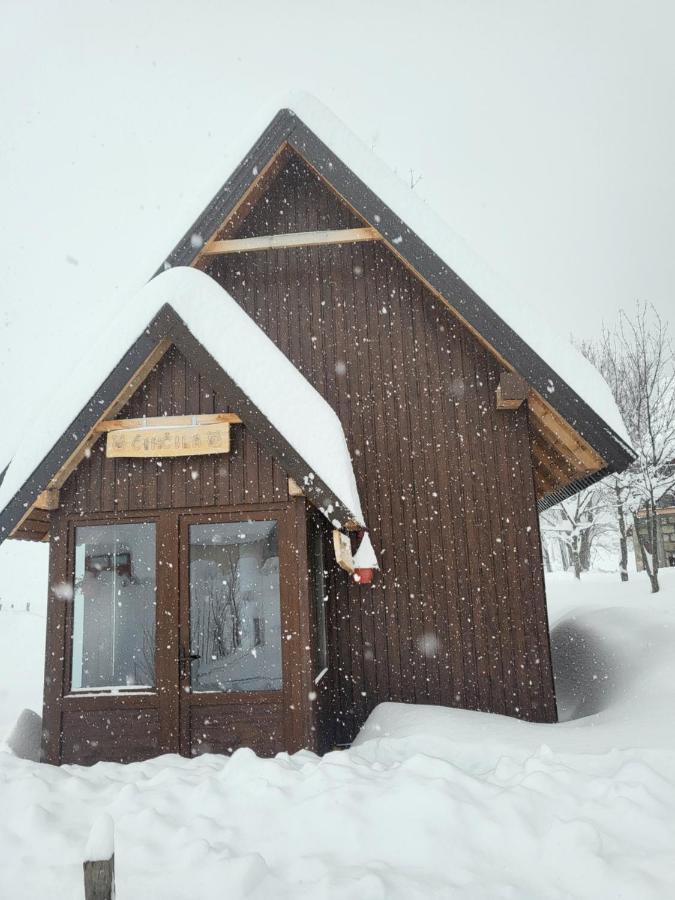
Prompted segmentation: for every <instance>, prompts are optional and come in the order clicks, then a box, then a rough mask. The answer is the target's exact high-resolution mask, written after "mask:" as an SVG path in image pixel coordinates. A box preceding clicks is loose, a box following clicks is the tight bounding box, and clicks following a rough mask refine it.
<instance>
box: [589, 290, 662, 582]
mask: <svg viewBox="0 0 675 900" xmlns="http://www.w3.org/2000/svg"><path fill="white" fill-rule="evenodd" d="M581 349H582V352H584V353H585V355H586V356H587V357H588V358H589V359H590V360H591V362H593V363H594V364H595V365H596V366H597V368H598V369H599V370H600V372H601V373H602V374H603V376H604V377H605V380H606V381H607V383H608V384H609V386H610V388H611V390H612V393H613V394H614V399H615V400H616V402H617V405H618V407H619V410H620V412H621V414H622V416H623V419H624V422H625V423H626V427H627V429H628V433H629V435H630V438H631V442H632V444H633V447H634V449H635V451H636V452H637V459H636V461H635V463H634V464H633V465H632V466H631V467H630V469H629V470H628V472H627V474H626V475H625V476H624V478H623V480H622V479H621V478H620V476H614V484H613V488H614V494H615V498H616V503H617V517H618V519H619V528H620V532H622V537H623V539H624V541H625V532H626V520H627V519H628V518H629V517H630V519H632V525H633V538H634V540H636V541H637V543H638V546H639V550H640V556H641V559H642V564H643V567H644V569H645V571H646V573H647V575H648V576H649V580H650V584H651V589H652V592H653V593H656V592H657V591H658V590H659V579H658V574H659V554H658V515H657V503H658V500H659V499H660V497H661V496H662V495H663V494H664V493H665V492H666V491H668V490H669V489H670V488H672V486H673V484H674V483H675V478H674V474H673V464H672V463H673V459H674V458H675V359H674V357H673V350H672V346H671V343H670V340H669V337H668V329H667V325H666V323H664V322H663V321H662V320H661V317H660V316H659V314H658V313H657V311H656V310H655V309H654V307H653V306H651V305H650V304H646V303H640V302H638V303H637V304H636V307H635V312H634V314H633V315H632V316H628V315H627V314H626V313H625V312H624V311H621V312H620V314H619V321H618V324H617V326H616V328H615V329H614V330H613V331H609V330H607V329H604V330H603V334H602V337H601V339H600V340H599V341H597V342H595V343H591V344H583V345H582V347H581ZM624 557H625V558H626V560H627V553H626V551H625V545H624V546H623V547H622V564H623V560H624Z"/></svg>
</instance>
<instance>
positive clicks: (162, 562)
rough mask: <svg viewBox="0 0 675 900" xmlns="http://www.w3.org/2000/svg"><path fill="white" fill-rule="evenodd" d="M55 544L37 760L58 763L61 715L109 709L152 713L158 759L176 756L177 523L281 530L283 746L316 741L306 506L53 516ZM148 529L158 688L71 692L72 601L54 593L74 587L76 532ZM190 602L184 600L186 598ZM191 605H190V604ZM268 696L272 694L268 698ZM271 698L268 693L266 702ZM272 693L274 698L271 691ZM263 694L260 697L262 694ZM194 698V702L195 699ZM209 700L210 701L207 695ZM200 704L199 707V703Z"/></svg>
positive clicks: (293, 502)
mask: <svg viewBox="0 0 675 900" xmlns="http://www.w3.org/2000/svg"><path fill="white" fill-rule="evenodd" d="M54 518H55V520H54V523H53V529H54V538H56V539H55V540H54V539H53V540H52V543H51V546H50V599H49V607H48V618H47V622H48V627H47V647H46V658H45V697H44V709H43V721H44V733H43V751H42V758H43V759H44V760H45V761H47V762H51V763H56V764H58V763H59V762H60V761H61V757H62V752H63V751H62V738H63V736H62V734H61V729H62V715H63V711H64V709H66V708H69V709H70V710H71V711H77V712H82V713H84V712H86V711H87V710H90V711H96V710H97V711H101V712H102V711H104V710H106V709H112V708H116V709H119V708H129V709H139V710H140V709H149V708H154V709H157V711H158V718H159V737H158V752H159V753H178V752H180V751H181V749H185V748H181V744H180V727H179V726H180V696H181V691H180V677H179V651H180V642H179V641H180V634H181V632H180V628H181V620H180V603H179V597H180V592H181V582H180V578H181V571H182V570H181V565H180V538H179V534H180V528H181V527H182V526H181V523H188V522H191V521H193V522H197V521H202V522H203V521H208V520H211V521H218V520H220V521H226V520H228V519H229V520H230V521H246V520H247V519H251V520H255V519H258V520H260V519H264V518H273V519H275V520H277V521H278V523H279V526H278V527H279V532H278V540H279V565H280V573H279V574H280V594H281V604H282V609H281V615H282V632H283V635H284V637H287V638H288V639H287V640H284V641H283V645H282V654H283V655H282V666H283V672H284V683H283V689H282V691H280V692H279V694H280V695H281V696H280V697H277V698H275V699H277V700H279V702H280V706H281V707H282V709H283V713H284V715H283V720H284V722H283V732H284V746H285V748H286V749H288V750H296V749H299V748H300V747H302V746H309V745H311V743H312V741H313V735H312V733H311V727H310V726H309V720H308V713H309V709H308V706H309V701H308V696H307V695H308V688H307V684H306V681H307V677H308V674H307V673H309V672H310V670H311V665H310V653H309V651H308V650H307V647H308V646H309V644H310V643H311V634H310V629H309V627H308V621H307V620H308V615H309V610H308V609H307V608H306V606H307V603H308V596H307V584H306V582H307V577H306V576H307V572H306V565H307V558H306V547H305V546H304V544H305V542H306V505H305V501H304V499H303V498H294V499H290V500H287V501H279V502H268V503H259V504H250V505H238V506H218V507H214V506H205V507H192V508H190V509H189V511H188V509H186V508H174V509H157V508H155V509H146V510H137V511H129V512H120V513H117V514H115V513H111V512H99V513H90V514H87V515H86V516H77V515H64V514H57V516H55V517H54ZM143 522H148V523H149V522H151V523H153V524H154V525H155V529H156V530H155V537H156V592H157V607H156V632H155V634H156V639H155V661H156V679H155V681H156V684H155V688H154V690H152V691H148V690H147V689H146V690H140V689H139V690H138V691H134V690H129V691H125V692H124V693H121V694H118V693H114V692H111V691H105V690H101V691H97V690H92V691H91V692H87V693H85V692H82V693H79V692H76V693H72V692H71V690H70V685H71V669H72V651H73V646H72V641H73V613H74V610H73V602H72V601H70V602H64V601H63V592H62V590H59V589H58V588H59V587H60V586H62V585H63V584H68V585H72V584H73V581H74V574H75V573H74V540H75V529H76V528H78V527H86V526H95V525H115V524H123V523H128V524H131V523H143ZM186 597H188V593H186ZM187 602H188V603H189V599H188V600H187ZM270 693H271V692H270ZM270 693H265V694H264V697H265V698H266V699H268V701H269V697H270ZM274 693H275V694H276V693H277V692H274ZM260 694H261V695H262V692H260ZM196 696H199V695H196ZM205 696H209V697H210V698H212V696H213V695H211V694H209V695H205ZM235 696H236V695H229V699H230V702H231V703H232V705H234V704H235V703H237V702H240V703H242V705H244V704H247V705H249V706H250V704H251V702H253V703H255V697H254V693H253V692H251V693H247V694H241V695H240V697H241V699H239V700H235V699H234V697H235ZM196 702H197V703H198V702H199V700H197V701H196Z"/></svg>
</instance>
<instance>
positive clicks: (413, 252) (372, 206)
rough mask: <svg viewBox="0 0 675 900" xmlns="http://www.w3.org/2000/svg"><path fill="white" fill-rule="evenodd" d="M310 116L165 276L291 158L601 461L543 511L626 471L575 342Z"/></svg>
mask: <svg viewBox="0 0 675 900" xmlns="http://www.w3.org/2000/svg"><path fill="white" fill-rule="evenodd" d="M301 107H302V115H303V117H304V119H307V120H309V119H311V122H312V126H313V128H310V127H309V126H308V124H306V121H304V120H303V118H301V117H300V116H299V115H297V114H296V112H294V111H293V110H291V109H282V110H280V111H279V112H278V113H277V114H276V115H275V116H274V118H273V119H272V121H271V122H270V123H269V125H268V126H267V128H266V129H265V130H264V132H263V133H262V134H261V136H260V137H259V139H258V140H257V141H256V143H255V144H254V145H253V147H252V148H251V150H250V152H249V153H248V154H247V155H246V156H245V157H244V159H243V160H242V161H241V163H240V164H239V165H238V166H237V168H236V169H235V171H234V172H233V173H232V175H231V176H230V178H229V179H228V180H227V181H226V182H225V184H224V185H223V186H222V188H221V189H220V190H219V191H218V193H217V194H216V195H215V197H214V198H213V199H212V201H211V202H210V203H209V204H208V206H207V207H206V209H205V210H204V211H203V213H202V214H201V215H200V216H199V218H198V219H197V220H196V221H195V222H194V224H193V225H192V226H191V227H190V228H189V229H188V231H187V232H186V233H185V235H184V236H183V238H182V239H181V240H180V241H179V242H178V244H177V245H176V246H175V247H174V249H173V250H172V251H171V253H170V254H169V256H168V257H167V258H166V260H165V261H164V263H163V265H162V266H161V267H160V270H159V271H162V270H163V269H165V268H167V267H170V266H175V265H180V266H188V265H194V264H198V263H199V258H200V254H201V253H202V246H203V244H204V243H208V242H209V241H211V240H213V239H214V238H216V237H217V236H219V234H220V236H221V237H222V236H223V235H222V233H221V232H222V229H223V224H224V223H227V222H228V221H233V220H235V219H236V216H237V214H238V211H239V209H240V207H241V206H242V205H243V203H244V201H245V200H246V198H247V197H251V196H254V195H255V192H256V190H259V189H260V188H259V186H260V185H262V184H263V183H264V180H265V178H266V175H267V174H268V173H269V172H270V171H273V167H274V164H275V160H276V159H277V158H278V157H279V154H280V153H281V152H282V151H285V150H287V149H290V150H291V151H292V152H294V153H296V154H298V155H299V156H300V157H302V159H304V160H305V162H306V163H307V164H308V165H309V166H310V167H311V168H312V169H313V170H314V171H315V172H316V173H317V174H318V175H320V176H321V178H322V179H323V180H324V181H325V182H326V183H327V184H328V185H329V186H330V187H331V188H332V189H333V191H334V192H335V193H337V194H338V195H339V197H341V198H342V199H343V201H344V202H345V203H346V204H347V205H348V206H349V207H351V209H352V210H353V211H354V212H356V213H357V214H358V216H360V217H361V219H362V220H363V222H364V223H365V224H367V225H369V226H371V227H372V228H374V229H376V231H377V232H378V233H379V235H380V236H381V238H382V240H383V241H384V243H385V244H386V245H387V246H388V247H389V249H390V250H391V251H392V252H393V253H394V254H395V255H396V256H397V257H398V258H399V259H400V260H401V261H402V262H403V263H404V264H405V265H406V266H408V267H409V268H410V269H412V270H413V271H414V272H415V273H416V274H417V275H418V277H419V278H420V279H421V280H422V281H423V282H424V283H425V284H426V285H427V287H429V288H430V290H431V291H432V292H433V293H434V294H435V295H436V296H438V297H439V298H440V299H441V300H442V301H443V302H445V303H446V305H448V306H449V307H450V308H451V309H452V311H453V312H454V313H455V315H456V316H457V317H458V318H459V319H460V320H461V321H462V322H464V324H465V325H466V326H467V327H468V328H469V329H470V330H471V331H472V333H473V334H474V335H475V336H476V337H477V338H478V339H479V340H480V341H481V342H482V343H483V344H484V345H486V346H487V347H489V349H490V350H491V351H492V352H493V353H494V354H495V356H496V357H497V358H498V359H499V360H500V362H502V363H503V364H504V366H505V367H506V368H507V369H510V370H511V371H514V372H517V373H518V374H519V375H521V376H522V377H523V378H525V379H526V381H527V382H528V384H529V385H530V387H531V388H532V390H533V391H534V392H535V395H536V396H533V397H532V400H533V401H535V400H536V403H537V405H538V407H539V409H541V410H543V411H544V418H546V417H548V416H553V417H555V416H556V415H557V416H560V417H561V418H562V419H563V420H564V421H565V422H566V423H568V425H569V426H570V427H571V429H573V431H574V432H575V433H576V434H577V435H579V436H580V438H581V439H582V441H583V442H585V444H587V445H588V447H589V448H591V449H592V451H593V452H594V453H595V454H596V459H597V462H596V464H595V465H594V466H587V467H586V470H585V472H584V474H583V475H581V476H580V477H578V478H575V479H574V480H573V481H571V482H569V483H567V484H564V485H562V487H560V488H558V489H555V490H551V491H550V492H549V493H548V494H547V495H546V496H545V497H544V498H543V501H542V502H541V505H542V507H545V506H548V505H551V504H552V503H555V502H558V501H559V500H561V499H563V498H564V497H565V496H568V495H569V494H571V493H574V492H575V491H577V490H579V489H580V488H582V487H584V486H585V485H587V484H589V483H592V482H593V481H596V480H598V478H601V477H603V476H604V475H605V474H607V473H609V472H616V471H621V470H622V469H624V468H625V467H626V466H627V465H628V464H629V463H630V462H631V461H632V459H633V458H634V455H633V452H632V450H631V448H630V444H629V438H628V435H627V433H626V430H625V426H624V424H623V421H622V419H621V416H620V414H619V412H618V409H617V407H616V404H615V402H614V399H613V397H612V395H611V392H610V390H609V388H608V386H607V384H606V383H605V381H604V379H603V378H602V376H601V375H600V374H599V373H598V372H597V370H596V369H595V368H594V367H593V366H592V365H591V364H590V363H589V362H588V361H587V360H586V359H585V358H584V357H583V356H582V355H581V354H580V353H578V352H577V351H576V350H575V349H574V348H573V347H572V346H571V345H570V344H569V342H568V341H567V339H566V337H564V336H562V335H558V334H552V333H551V330H550V327H549V326H548V324H547V323H546V322H545V321H542V319H541V317H540V316H538V315H537V314H536V312H533V311H532V310H530V309H528V308H527V307H526V306H525V305H524V304H523V303H522V302H520V301H519V299H518V298H514V297H512V296H511V295H510V294H509V292H508V291H507V290H506V289H505V288H504V286H503V285H500V284H498V283H497V281H496V279H495V278H494V276H492V274H491V273H490V272H489V270H488V269H487V268H486V267H485V266H484V265H483V264H482V263H481V262H480V261H478V260H477V259H476V258H475V257H474V256H473V255H472V254H471V252H470V251H469V250H468V248H466V246H465V245H464V244H463V242H462V241H461V240H460V239H458V238H457V237H456V236H455V235H453V234H452V232H450V231H449V229H448V228H447V227H446V226H445V225H444V224H443V223H442V222H439V221H438V220H437V219H436V218H435V217H434V215H433V213H431V212H430V210H429V209H428V207H427V206H426V205H425V204H424V203H422V202H421V201H419V200H418V198H416V197H415V196H414V194H413V192H412V191H410V190H409V189H407V188H406V187H405V186H404V185H403V183H402V182H400V181H399V180H398V179H397V178H396V177H395V176H393V175H392V173H390V172H389V171H388V170H387V169H386V167H385V166H384V165H383V164H382V163H381V162H379V160H377V158H376V157H375V156H374V154H373V153H372V152H371V151H370V150H368V148H366V147H365V146H364V145H362V144H361V143H360V142H359V141H358V139H356V138H355V137H354V136H353V135H351V134H350V133H349V132H348V131H347V130H346V129H345V127H344V126H343V125H342V123H340V122H339V121H338V120H336V119H335V118H334V117H333V116H332V115H331V114H330V113H329V112H328V111H327V110H325V109H323V108H322V107H320V106H319V105H318V104H316V102H315V101H311V100H310V102H309V103H308V101H307V100H302V101H301ZM329 144H330V146H329ZM376 191H377V193H376ZM533 405H534V403H533Z"/></svg>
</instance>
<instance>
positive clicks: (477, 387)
mask: <svg viewBox="0 0 675 900" xmlns="http://www.w3.org/2000/svg"><path fill="white" fill-rule="evenodd" d="M359 224H360V220H359V219H358V217H356V216H355V215H354V214H353V213H352V212H351V211H349V210H348V209H347V208H346V207H345V206H344V205H343V204H342V203H341V202H340V201H339V200H338V199H337V198H336V197H335V196H334V194H333V193H332V192H331V191H330V190H329V189H328V188H326V187H325V186H324V185H323V183H322V182H321V181H320V179H319V178H318V177H317V176H316V175H314V173H312V172H310V171H309V170H308V169H307V167H306V166H305V165H304V163H302V162H301V161H300V160H298V159H297V158H295V159H292V160H291V161H290V162H289V164H288V165H287V166H286V167H285V169H284V170H283V171H282V172H281V173H280V174H279V175H278V176H277V179H276V181H275V182H274V184H273V185H272V186H271V188H270V190H269V191H268V193H267V195H266V196H264V197H263V198H262V199H261V200H258V202H257V204H256V206H255V207H254V208H253V209H252V210H251V212H250V213H249V215H248V217H247V218H245V219H244V221H243V222H242V224H241V225H240V227H239V230H238V234H237V236H240V237H244V236H254V235H259V234H269V233H275V232H281V231H289V232H290V231H309V230H313V229H317V228H342V227H351V226H357V225H359ZM206 271H208V272H209V273H210V274H211V275H212V277H214V278H215V279H216V280H218V281H219V282H220V283H221V284H222V285H223V286H224V287H225V288H226V289H227V290H228V291H229V292H230V293H231V294H232V296H234V297H235V298H236V299H237V300H238V302H239V303H240V304H241V305H242V307H243V308H244V309H245V310H246V312H247V313H249V315H251V316H252V317H253V318H254V319H255V321H256V322H257V323H258V324H259V325H260V326H261V328H263V330H265V331H266V332H267V334H268V335H269V336H270V337H271V338H272V339H273V340H274V341H275V342H276V343H277V344H278V346H279V347H280V348H281V349H282V350H283V352H284V353H285V354H286V355H287V356H288V357H289V359H290V360H291V361H292V362H293V363H294V365H295V366H297V368H298V369H299V370H300V371H301V372H303V374H304V375H305V376H306V377H307V378H308V379H309V381H310V382H311V383H312V384H313V385H314V386H315V387H316V389H317V390H318V391H319V392H320V393H321V394H323V396H324V397H326V399H327V400H328V402H329V403H330V404H331V406H332V407H333V408H334V409H335V411H336V412H337V414H338V416H339V417H340V420H341V421H342V424H343V427H344V430H345V434H346V436H347V440H348V443H349V446H350V448H351V450H352V453H353V461H354V468H355V472H356V477H357V482H358V486H359V490H360V492H361V498H362V502H363V504H364V507H365V513H366V518H367V521H368V524H369V527H370V528H371V531H372V536H373V541H374V544H375V547H376V549H377V550H378V552H380V553H381V554H382V556H381V559H382V567H383V570H382V574H381V576H380V577H379V578H378V579H377V580H376V582H375V585H374V586H372V587H370V586H369V587H360V586H358V585H356V584H354V583H351V582H349V581H348V579H347V578H346V576H345V575H344V574H343V573H340V572H337V571H335V570H334V571H332V573H331V591H330V623H329V628H330V650H331V667H330V672H329V674H328V676H327V678H329V679H330V693H331V699H332V705H333V717H334V719H335V721H336V723H337V727H336V733H335V741H336V742H338V743H341V742H348V741H350V740H351V739H352V738H353V736H354V734H355V732H356V730H357V728H358V727H359V726H360V725H361V724H362V723H363V721H364V720H365V718H366V716H367V714H368V713H369V712H370V710H371V709H372V708H373V707H374V706H375V704H377V703H378V702H381V701H383V700H399V701H406V702H418V703H435V704H438V703H442V704H447V705H450V706H460V707H465V708H469V709H480V710H490V711H494V712H499V713H506V714H509V715H514V716H519V717H522V718H526V719H531V720H540V721H550V720H553V719H554V718H555V700H554V694H553V682H552V673H551V664H550V652H549V643H548V626H547V619H546V605H545V593H544V583H543V572H542V563H541V551H540V543H539V533H538V520H537V511H536V498H535V492H534V485H533V477H532V459H531V452H530V433H529V428H528V420H527V410H526V408H525V406H523V407H522V408H521V409H519V410H514V411H497V409H496V407H495V390H496V387H497V383H498V380H499V376H500V366H499V365H498V363H497V362H496V361H495V360H494V358H493V357H492V356H491V355H490V354H489V353H488V352H487V351H486V350H484V349H483V348H482V347H481V346H480V345H479V344H478V343H477V341H476V340H475V339H474V338H473V337H472V336H471V334H470V333H469V332H468V331H467V330H466V328H464V326H462V325H461V324H460V323H459V322H458V321H457V320H456V318H455V317H454V316H453V315H452V313H451V312H450V311H449V310H448V309H447V308H446V307H445V306H444V305H442V304H441V303H440V302H439V301H437V300H436V299H435V298H434V297H433V296H432V295H431V294H430V292H428V291H427V290H426V289H425V288H424V286H423V285H422V284H421V283H420V282H419V281H418V280H417V279H416V278H415V277H414V275H412V274H411V273H410V272H409V271H408V270H407V269H406V268H405V267H404V266H403V265H402V264H401V263H400V262H399V261H398V260H397V259H396V258H395V257H394V256H393V254H391V253H390V252H388V251H387V250H386V249H385V248H383V247H382V246H381V245H380V244H375V243H370V244H369V243H366V244H352V245H344V246H331V247H321V248H304V249H296V250H285V251H280V250H276V251H268V252H258V253H247V254H240V255H236V256H226V257H216V258H211V259H210V260H209V263H208V266H207V269H206ZM308 427H311V422H308Z"/></svg>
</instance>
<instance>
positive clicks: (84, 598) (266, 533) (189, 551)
mask: <svg viewBox="0 0 675 900" xmlns="http://www.w3.org/2000/svg"><path fill="white" fill-rule="evenodd" d="M287 528H288V520H287V510H286V508H285V507H284V506H282V505H280V506H276V507H270V508H267V509H257V510H254V511H253V510H251V511H249V510H242V509H239V510H234V509H232V510H219V511H218V512H215V511H214V512H205V513H200V514H192V513H190V514H182V513H180V512H160V513H158V514H156V515H148V516H147V517H143V518H142V519H141V517H138V518H130V519H125V520H121V521H116V522H110V521H106V522H91V523H86V524H79V523H78V524H77V525H76V526H75V528H74V560H73V562H74V584H73V600H74V602H73V612H72V616H71V626H70V632H71V642H70V646H71V650H70V693H71V695H80V696H82V695H84V694H87V695H91V694H92V693H95V694H99V693H100V694H105V695H108V696H110V695H113V696H115V697H116V696H119V697H120V699H119V701H115V702H119V703H120V704H125V705H126V706H128V707H131V706H132V705H133V703H134V702H135V701H134V699H133V697H134V695H135V696H137V697H138V696H139V695H143V697H144V698H145V702H148V700H149V696H148V695H150V696H155V697H156V703H157V708H158V718H159V729H160V732H161V740H160V746H161V748H162V749H163V750H164V751H169V752H177V751H179V752H181V753H183V754H184V755H187V756H194V755H197V754H199V753H203V752H231V751H232V750H234V749H236V748H237V747H238V746H242V745H247V746H252V747H253V748H254V749H255V750H256V751H257V752H258V753H263V754H266V755H269V754H272V753H275V752H277V751H278V750H281V749H284V745H285V741H284V737H285V735H284V732H285V726H286V721H285V718H284V710H285V709H287V708H288V707H292V702H290V701H289V702H285V701H284V695H285V693H287V691H288V682H289V679H288V675H289V673H290V672H291V669H292V665H293V653H294V652H295V647H294V642H293V641H292V637H293V634H294V633H297V627H295V626H294V625H293V622H294V616H295V615H296V611H294V605H293V603H292V602H290V595H291V594H292V592H293V591H292V588H291V587H290V585H291V584H292V583H293V577H294V570H293V560H292V557H293V553H292V550H291V549H290V548H291V546H292V541H291V540H290V539H289V535H288V534H287ZM284 548H285V549H284ZM295 605H296V606H297V604H295ZM295 644H297V641H296V642H295ZM287 699H288V698H287Z"/></svg>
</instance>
